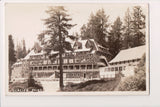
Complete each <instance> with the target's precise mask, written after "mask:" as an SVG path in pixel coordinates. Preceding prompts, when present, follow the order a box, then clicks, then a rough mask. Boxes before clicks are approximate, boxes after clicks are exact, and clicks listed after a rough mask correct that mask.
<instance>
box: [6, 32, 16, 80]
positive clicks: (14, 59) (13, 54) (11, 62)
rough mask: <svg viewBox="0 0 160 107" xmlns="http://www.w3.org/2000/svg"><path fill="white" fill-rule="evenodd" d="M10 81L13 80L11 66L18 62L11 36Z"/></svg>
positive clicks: (10, 36)
mask: <svg viewBox="0 0 160 107" xmlns="http://www.w3.org/2000/svg"><path fill="white" fill-rule="evenodd" d="M8 39H9V80H10V79H11V74H12V72H11V66H12V65H13V63H15V62H16V56H15V50H14V42H13V38H12V35H9V38H8Z"/></svg>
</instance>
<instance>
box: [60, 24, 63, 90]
mask: <svg viewBox="0 0 160 107" xmlns="http://www.w3.org/2000/svg"><path fill="white" fill-rule="evenodd" d="M59 42H60V49H59V61H60V66H59V70H60V80H59V86H60V90H61V91H63V66H62V65H63V59H62V48H63V47H62V35H61V28H60V26H59Z"/></svg>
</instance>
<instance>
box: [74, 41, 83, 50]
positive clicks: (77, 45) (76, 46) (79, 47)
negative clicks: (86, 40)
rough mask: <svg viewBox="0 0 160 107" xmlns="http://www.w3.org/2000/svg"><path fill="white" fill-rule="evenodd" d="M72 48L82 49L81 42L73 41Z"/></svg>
mask: <svg viewBox="0 0 160 107" xmlns="http://www.w3.org/2000/svg"><path fill="white" fill-rule="evenodd" d="M74 49H82V43H80V42H75V44H74Z"/></svg>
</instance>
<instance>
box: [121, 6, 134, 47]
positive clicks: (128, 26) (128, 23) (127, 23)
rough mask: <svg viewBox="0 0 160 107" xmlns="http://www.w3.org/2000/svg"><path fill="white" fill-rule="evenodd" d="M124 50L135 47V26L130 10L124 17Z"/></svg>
mask: <svg viewBox="0 0 160 107" xmlns="http://www.w3.org/2000/svg"><path fill="white" fill-rule="evenodd" d="M123 28H124V29H123V31H124V33H123V49H127V48H129V47H133V45H134V41H133V29H132V28H133V24H132V17H131V13H130V10H129V8H128V9H127V11H126V13H125V17H124V26H123Z"/></svg>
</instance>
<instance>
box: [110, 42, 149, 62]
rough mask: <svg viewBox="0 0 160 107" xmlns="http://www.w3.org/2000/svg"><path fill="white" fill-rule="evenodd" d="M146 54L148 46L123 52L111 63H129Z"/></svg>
mask: <svg viewBox="0 0 160 107" xmlns="http://www.w3.org/2000/svg"><path fill="white" fill-rule="evenodd" d="M145 52H146V46H145V45H143V46H138V47H134V48H130V49H125V50H121V51H120V52H119V53H118V54H117V56H116V57H115V58H113V59H112V60H111V61H110V62H109V63H115V62H120V61H128V60H133V59H140V58H141V57H142V56H143V54H144V53H145Z"/></svg>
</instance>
